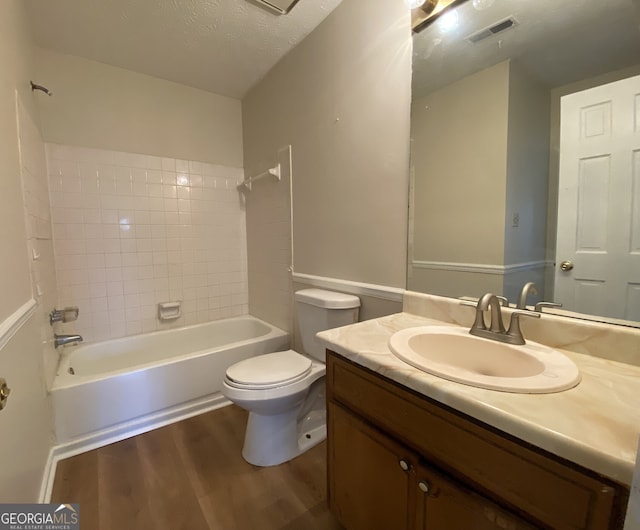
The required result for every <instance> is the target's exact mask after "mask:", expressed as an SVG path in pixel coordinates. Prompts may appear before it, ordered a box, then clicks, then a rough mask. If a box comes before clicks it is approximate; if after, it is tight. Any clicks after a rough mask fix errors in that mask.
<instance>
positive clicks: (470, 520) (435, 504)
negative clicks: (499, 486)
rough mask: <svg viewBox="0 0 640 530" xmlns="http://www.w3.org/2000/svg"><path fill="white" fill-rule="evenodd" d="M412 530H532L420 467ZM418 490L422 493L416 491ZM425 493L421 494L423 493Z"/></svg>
mask: <svg viewBox="0 0 640 530" xmlns="http://www.w3.org/2000/svg"><path fill="white" fill-rule="evenodd" d="M416 477H417V479H418V482H417V487H418V496H417V513H416V530H431V529H434V530H461V529H463V528H468V529H473V530H534V529H536V528H539V527H536V526H532V525H531V524H529V523H528V522H526V521H524V520H523V519H521V518H519V517H518V516H516V515H515V514H513V513H511V512H509V511H507V510H505V509H503V508H501V507H500V506H498V505H497V504H495V503H494V502H492V501H490V500H489V499H486V498H485V497H483V496H481V495H478V494H477V493H474V492H472V491H471V490H470V489H468V488H467V487H466V486H465V485H464V484H461V483H459V482H456V481H454V480H452V479H449V478H445V477H444V476H443V475H441V474H440V473H438V472H436V471H434V470H433V469H430V468H428V467H426V466H424V465H422V466H420V467H418V468H417V472H416ZM420 486H422V489H420ZM425 489H426V490H427V491H424V490H425Z"/></svg>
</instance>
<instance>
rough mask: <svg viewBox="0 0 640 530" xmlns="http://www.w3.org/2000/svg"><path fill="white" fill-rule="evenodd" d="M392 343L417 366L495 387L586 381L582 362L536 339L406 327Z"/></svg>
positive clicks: (548, 388) (551, 388) (553, 388)
mask: <svg viewBox="0 0 640 530" xmlns="http://www.w3.org/2000/svg"><path fill="white" fill-rule="evenodd" d="M389 348H390V349H391V351H392V352H393V354H394V355H395V356H396V357H398V358H399V359H401V360H402V361H404V362H406V363H408V364H410V365H411V366H414V367H415V368H418V369H420V370H423V371H425V372H428V373H430V374H433V375H437V376H439V377H442V378H444V379H449V380H451V381H456V382H458V383H463V384H466V385H471V386H477V387H480V388H488V389H490V390H501V391H503V392H517V393H522V394H545V393H551V392H560V391H562V390H567V389H569V388H572V387H574V386H576V385H577V384H578V383H579V382H580V372H579V371H578V367H577V366H576V365H575V363H574V362H573V361H572V360H571V359H569V358H568V357H567V356H566V355H564V354H562V353H560V352H559V351H556V350H554V349H552V348H549V347H547V346H544V345H542V344H538V343H536V342H532V341H527V344H525V345H523V346H513V345H510V344H505V343H502V342H498V341H494V340H490V339H485V338H481V337H476V336H473V335H470V334H469V331H468V330H467V329H465V328H458V327H450V326H424V327H417V328H407V329H403V330H402V331H398V332H397V333H395V334H394V335H392V336H391V338H390V339H389Z"/></svg>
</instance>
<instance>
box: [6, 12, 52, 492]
mask: <svg viewBox="0 0 640 530" xmlns="http://www.w3.org/2000/svg"><path fill="white" fill-rule="evenodd" d="M31 54H32V48H31V40H30V35H29V31H28V29H27V23H26V18H25V13H24V8H23V2H22V1H21V0H4V1H3V2H0V72H2V75H0V175H1V176H0V182H1V183H2V187H1V189H0V293H1V296H0V324H3V323H5V322H6V319H7V317H9V316H11V315H14V314H16V313H17V310H18V309H19V308H20V307H22V306H24V304H25V303H27V302H28V301H29V300H30V299H31V296H32V293H31V285H30V281H31V280H30V274H29V270H30V267H29V260H28V259H27V233H26V230H25V209H24V202H23V198H22V190H21V179H20V171H21V168H20V155H19V150H18V135H17V122H16V120H17V117H16V108H17V107H16V97H15V91H16V89H17V90H18V92H19V93H20V97H21V100H22V101H23V108H24V113H25V114H29V115H30V117H31V118H33V116H34V115H35V113H34V103H33V101H34V97H35V96H34V95H32V94H31V90H30V88H29V80H30V79H32V78H33V76H34V70H33V68H32V55H31ZM34 121H35V120H34ZM39 317H40V314H39V313H38V312H36V313H35V314H33V315H32V316H31V317H30V318H27V319H26V322H24V324H22V325H21V326H18V328H17V329H16V332H15V334H14V335H13V336H12V337H11V338H10V339H8V342H7V343H6V344H5V346H4V347H2V348H0V377H3V378H5V379H6V380H7V382H8V385H9V387H10V388H11V390H12V393H11V396H10V397H9V400H8V403H7V406H6V407H5V409H4V410H2V411H0V422H2V423H1V424H2V436H1V437H0V454H1V455H2V465H1V466H0V502H3V503H4V502H36V501H37V500H38V494H39V489H40V484H41V480H42V476H43V471H44V467H45V463H46V459H47V456H48V451H49V448H50V446H51V443H52V442H51V430H50V424H51V422H50V415H49V409H48V404H47V400H46V391H45V386H44V367H43V358H42V345H41V342H40V334H41V332H42V331H43V329H44V326H45V325H46V324H45V323H43V322H42V321H41V320H40V318H39ZM3 338H5V339H6V338H8V337H3Z"/></svg>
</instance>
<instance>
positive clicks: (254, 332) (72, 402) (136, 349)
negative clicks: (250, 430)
mask: <svg viewBox="0 0 640 530" xmlns="http://www.w3.org/2000/svg"><path fill="white" fill-rule="evenodd" d="M288 347H289V335H288V334H287V333H286V332H284V331H282V330H280V329H278V328H276V327H273V326H271V325H270V324H267V323H266V322H263V321H262V320H259V319H257V318H254V317H251V316H241V317H235V318H229V319H225V320H218V321H215V322H208V323H205V324H198V325H195V326H189V327H185V328H178V329H171V330H166V331H158V332H154V333H148V334H144V335H135V336H132V337H125V338H121V339H114V340H108V341H104V342H98V343H94V344H87V345H81V346H75V347H74V346H70V347H69V346H68V347H66V348H65V351H64V353H63V355H62V359H61V361H60V365H59V368H58V373H57V376H56V378H55V380H54V382H53V385H52V387H51V399H52V406H53V412H54V421H55V431H56V438H57V441H58V444H64V443H68V442H70V441H74V440H85V441H86V442H87V444H89V445H91V444H93V445H92V446H94V447H97V446H99V445H104V443H111V442H112V441H115V440H117V439H123V438H126V437H127V436H132V435H134V434H138V433H140V432H144V431H145V430H149V429H151V428H154V427H155V426H158V425H164V424H167V423H170V422H171V421H176V420H178V419H181V418H184V417H188V416H191V415H194V414H198V413H200V412H204V411H206V410H211V409H213V408H216V407H218V406H222V405H224V404H227V403H228V401H227V400H226V399H225V398H224V397H223V396H222V394H221V393H220V390H221V388H222V380H223V378H224V374H225V371H226V369H227V367H228V366H230V365H231V364H233V363H236V362H238V361H240V360H242V359H246V358H248V357H253V356H255V355H260V354H264V353H270V352H273V351H278V350H282V349H287V348H288ZM101 441H102V442H104V443H101Z"/></svg>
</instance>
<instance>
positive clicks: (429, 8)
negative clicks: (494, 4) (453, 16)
mask: <svg viewBox="0 0 640 530" xmlns="http://www.w3.org/2000/svg"><path fill="white" fill-rule="evenodd" d="M466 1H467V0H425V2H424V3H423V5H421V6H419V7H415V8H413V9H411V28H412V29H413V31H414V33H418V32H420V31H422V30H423V29H425V28H426V27H427V26H429V25H430V24H431V23H432V22H433V21H434V20H436V19H437V18H439V17H440V16H444V14H445V13H448V12H451V11H452V10H453V8H455V7H457V6H459V5H460V4H462V3H463V2H466Z"/></svg>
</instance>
